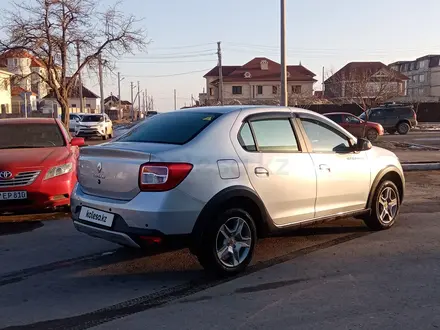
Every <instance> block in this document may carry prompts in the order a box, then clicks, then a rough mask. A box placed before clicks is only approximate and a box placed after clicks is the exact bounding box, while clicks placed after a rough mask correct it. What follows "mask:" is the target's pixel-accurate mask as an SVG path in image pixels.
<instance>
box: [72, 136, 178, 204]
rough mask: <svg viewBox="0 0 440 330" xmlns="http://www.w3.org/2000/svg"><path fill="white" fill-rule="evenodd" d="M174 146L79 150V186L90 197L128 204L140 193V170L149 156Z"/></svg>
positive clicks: (123, 145)
mask: <svg viewBox="0 0 440 330" xmlns="http://www.w3.org/2000/svg"><path fill="white" fill-rule="evenodd" d="M176 147H177V146H176V145H163V144H153V143H127V142H114V143H108V144H103V145H100V146H96V147H85V148H83V149H82V150H81V154H80V158H79V166H78V182H79V184H80V185H81V189H82V190H83V191H84V192H85V193H86V194H89V195H93V196H98V197H105V198H112V199H118V200H127V201H128V200H131V199H133V198H134V197H135V196H136V195H137V194H138V193H139V192H140V189H139V169H140V166H141V165H142V164H144V163H147V162H149V161H150V159H151V157H152V154H156V153H159V152H162V151H166V150H170V149H172V148H176Z"/></svg>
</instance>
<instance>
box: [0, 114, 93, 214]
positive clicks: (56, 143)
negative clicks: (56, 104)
mask: <svg viewBox="0 0 440 330" xmlns="http://www.w3.org/2000/svg"><path fill="white" fill-rule="evenodd" d="M83 144H84V139H83V138H71V136H70V135H69V133H68V132H67V130H66V129H65V128H64V126H63V124H62V123H61V122H60V121H59V120H58V119H53V118H50V119H49V118H27V119H1V120H0V213H4V212H17V211H29V210H44V209H56V208H59V207H63V206H67V205H69V204H70V194H71V192H72V190H73V188H74V186H75V184H76V163H77V159H78V156H79V147H80V146H81V145H83Z"/></svg>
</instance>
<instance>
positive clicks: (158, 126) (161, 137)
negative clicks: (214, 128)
mask: <svg viewBox="0 0 440 330" xmlns="http://www.w3.org/2000/svg"><path fill="white" fill-rule="evenodd" d="M220 115H221V114H219V113H207V112H189V111H181V112H179V111H175V112H168V113H162V114H158V115H155V116H152V117H151V118H149V119H148V120H146V121H145V122H144V123H142V124H140V125H139V126H137V127H135V128H133V129H132V130H131V131H129V132H128V133H127V134H126V135H124V136H122V137H121V138H120V139H118V141H120V142H149V143H168V144H185V143H187V142H189V141H190V140H192V139H193V138H195V137H196V136H197V135H198V134H199V133H200V132H201V131H203V130H204V129H205V128H206V127H207V126H208V125H209V124H210V123H212V122H213V121H214V120H215V119H217V118H218V117H219V116H220Z"/></svg>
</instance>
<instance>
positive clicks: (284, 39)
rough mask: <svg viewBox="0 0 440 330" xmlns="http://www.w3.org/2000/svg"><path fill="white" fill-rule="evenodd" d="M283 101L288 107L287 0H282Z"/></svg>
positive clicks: (281, 101)
mask: <svg viewBox="0 0 440 330" xmlns="http://www.w3.org/2000/svg"><path fill="white" fill-rule="evenodd" d="M280 32H281V99H280V105H281V106H287V105H288V103H287V69H286V0H281V31H280Z"/></svg>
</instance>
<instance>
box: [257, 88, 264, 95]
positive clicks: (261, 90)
mask: <svg viewBox="0 0 440 330" xmlns="http://www.w3.org/2000/svg"><path fill="white" fill-rule="evenodd" d="M257 94H258V95H263V86H257Z"/></svg>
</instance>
